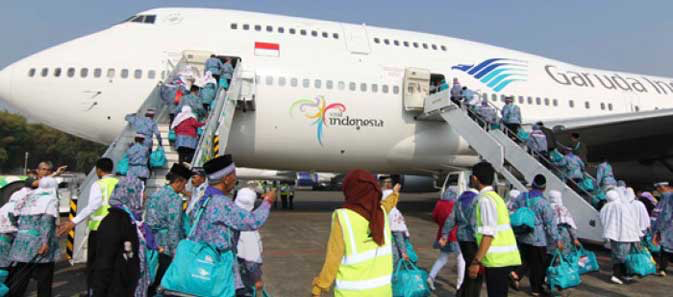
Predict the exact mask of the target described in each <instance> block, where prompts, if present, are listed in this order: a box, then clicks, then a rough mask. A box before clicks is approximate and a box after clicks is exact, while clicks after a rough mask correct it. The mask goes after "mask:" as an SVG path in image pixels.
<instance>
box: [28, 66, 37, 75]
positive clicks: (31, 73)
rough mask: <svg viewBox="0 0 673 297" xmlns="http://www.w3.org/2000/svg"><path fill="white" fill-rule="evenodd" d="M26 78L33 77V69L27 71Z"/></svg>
mask: <svg viewBox="0 0 673 297" xmlns="http://www.w3.org/2000/svg"><path fill="white" fill-rule="evenodd" d="M28 76H29V77H33V76H35V68H30V70H28Z"/></svg>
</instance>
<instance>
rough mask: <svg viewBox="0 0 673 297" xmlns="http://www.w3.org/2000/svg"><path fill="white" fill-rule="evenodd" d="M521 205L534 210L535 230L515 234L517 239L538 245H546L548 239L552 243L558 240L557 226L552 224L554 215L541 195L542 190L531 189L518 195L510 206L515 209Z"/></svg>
mask: <svg viewBox="0 0 673 297" xmlns="http://www.w3.org/2000/svg"><path fill="white" fill-rule="evenodd" d="M528 200H530V202H528ZM521 207H528V208H530V209H531V210H532V211H533V212H535V230H533V232H529V233H526V234H520V235H517V240H518V241H520V242H522V243H525V244H529V245H532V246H538V247H542V246H544V247H546V246H547V243H548V241H549V240H551V241H552V243H554V242H557V241H559V239H560V236H559V233H558V228H557V226H556V224H554V217H555V216H556V215H555V214H554V210H553V209H552V207H551V205H550V204H549V202H548V201H547V200H546V199H545V198H544V197H543V196H542V192H540V191H537V190H532V191H530V192H528V193H522V194H521V195H519V197H517V198H516V201H514V204H513V205H512V208H513V209H514V210H517V209H519V208H521Z"/></svg>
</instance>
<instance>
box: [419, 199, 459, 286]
mask: <svg viewBox="0 0 673 297" xmlns="http://www.w3.org/2000/svg"><path fill="white" fill-rule="evenodd" d="M456 200H457V195H456V192H454V191H453V190H452V189H446V190H445V191H444V193H443V194H442V196H441V198H440V199H439V201H437V203H436V204H435V209H434V210H433V211H432V218H433V219H434V220H435V223H437V226H438V227H439V228H438V230H437V236H436V238H435V242H434V243H433V245H432V247H433V248H435V249H439V257H437V260H435V264H433V265H432V269H431V270H430V274H428V279H427V282H428V286H429V287H430V289H432V290H434V289H435V279H436V278H437V274H439V271H440V270H442V267H444V265H446V263H448V262H449V255H450V254H451V253H456V268H457V271H456V274H457V275H458V279H457V280H456V290H457V289H459V288H460V286H461V285H462V284H463V279H464V277H465V260H464V259H463V254H461V252H460V246H458V239H457V238H456V233H457V231H458V225H457V224H455V215H451V214H452V213H453V209H454V205H455V203H456ZM449 219H451V220H454V222H453V227H452V228H451V231H450V232H449V235H448V241H449V243H448V244H445V245H444V246H442V245H441V243H440V239H441V238H442V228H443V227H444V224H446V221H447V220H449Z"/></svg>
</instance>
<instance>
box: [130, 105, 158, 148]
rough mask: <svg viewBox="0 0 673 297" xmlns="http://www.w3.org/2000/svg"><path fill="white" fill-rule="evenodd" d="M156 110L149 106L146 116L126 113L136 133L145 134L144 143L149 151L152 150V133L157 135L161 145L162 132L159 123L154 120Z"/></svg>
mask: <svg viewBox="0 0 673 297" xmlns="http://www.w3.org/2000/svg"><path fill="white" fill-rule="evenodd" d="M155 113H156V111H155V110H154V108H148V109H147V111H145V116H144V117H141V116H138V115H136V114H134V113H132V114H128V115H126V117H124V119H125V120H126V121H127V122H128V123H129V124H130V125H131V127H133V129H134V130H135V131H136V133H139V134H142V135H144V136H145V141H144V143H143V144H144V145H145V146H146V147H147V148H148V150H149V151H151V150H152V134H154V135H155V136H156V137H157V141H158V142H159V146H161V133H159V127H157V123H155V122H154V114H155Z"/></svg>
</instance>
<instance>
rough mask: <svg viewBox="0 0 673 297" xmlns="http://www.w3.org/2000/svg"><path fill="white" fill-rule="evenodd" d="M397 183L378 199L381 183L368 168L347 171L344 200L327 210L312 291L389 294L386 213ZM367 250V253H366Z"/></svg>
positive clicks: (390, 263)
mask: <svg viewBox="0 0 673 297" xmlns="http://www.w3.org/2000/svg"><path fill="white" fill-rule="evenodd" d="M399 190H400V186H399V185H395V187H394V189H393V193H392V194H391V195H389V197H387V198H386V199H385V201H381V195H382V193H381V188H380V186H379V183H378V182H377V181H376V179H375V178H374V176H372V174H371V173H369V172H368V171H365V170H361V169H358V170H353V171H350V172H349V173H348V174H347V175H346V177H345V178H344V182H343V192H344V196H345V198H346V202H345V203H344V204H343V205H342V206H341V207H340V208H338V209H337V210H335V211H334V213H333V214H332V227H331V230H330V235H329V239H328V242H327V254H326V255H325V263H324V264H323V267H322V270H321V272H320V274H319V275H318V277H316V278H315V279H314V280H313V289H312V291H311V293H312V295H313V296H320V295H321V294H322V293H325V292H327V291H328V290H329V288H330V287H331V286H332V283H334V281H335V279H336V287H335V288H334V296H336V297H341V296H344V295H345V294H348V295H351V296H352V295H355V296H362V297H368V296H371V297H374V296H376V297H378V296H381V297H386V296H388V297H389V296H392V287H391V282H390V281H391V279H392V273H393V260H392V256H391V253H392V249H391V238H390V237H391V236H390V232H391V231H390V227H389V225H388V223H387V221H388V213H390V211H391V210H392V209H393V208H394V207H395V205H396V204H397V200H398V199H399ZM369 251H371V252H369Z"/></svg>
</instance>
